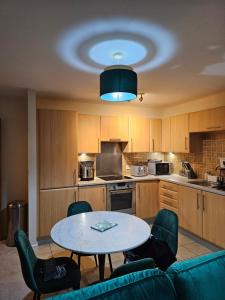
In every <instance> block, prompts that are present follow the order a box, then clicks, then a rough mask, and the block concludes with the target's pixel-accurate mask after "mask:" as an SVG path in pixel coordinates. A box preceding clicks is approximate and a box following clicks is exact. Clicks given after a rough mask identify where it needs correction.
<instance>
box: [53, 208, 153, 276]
mask: <svg viewBox="0 0 225 300" xmlns="http://www.w3.org/2000/svg"><path fill="white" fill-rule="evenodd" d="M102 221H109V222H112V223H117V224H118V225H117V226H115V227H113V228H110V229H108V230H106V231H104V232H100V231H97V230H95V229H92V228H91V226H92V225H95V224H96V223H98V222H102ZM150 233H151V230H150V226H149V225H148V224H147V223H146V222H145V221H143V220H142V219H140V218H138V217H135V216H133V215H129V214H125V213H120V212H111V211H94V212H87V213H81V214H77V215H74V216H71V217H67V218H65V219H62V220H60V221H59V222H58V223H56V224H55V225H54V226H53V228H52V230H51V238H52V240H53V241H54V243H56V244H57V245H59V246H60V247H63V248H65V249H68V250H71V251H74V252H78V253H83V254H88V253H89V254H93V255H94V254H97V255H98V261H99V276H100V280H101V281H102V280H104V267H105V254H109V253H115V252H123V251H127V250H130V249H133V248H135V247H137V246H139V245H141V244H143V243H144V242H145V241H147V239H148V238H149V236H150Z"/></svg>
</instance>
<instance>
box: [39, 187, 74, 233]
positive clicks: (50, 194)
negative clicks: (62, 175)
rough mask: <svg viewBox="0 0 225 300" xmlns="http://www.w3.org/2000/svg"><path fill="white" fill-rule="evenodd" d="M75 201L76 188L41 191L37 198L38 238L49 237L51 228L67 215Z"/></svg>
mask: <svg viewBox="0 0 225 300" xmlns="http://www.w3.org/2000/svg"><path fill="white" fill-rule="evenodd" d="M76 200H77V188H63V189H53V190H41V191H40V197H39V236H40V237H44V236H49V235H50V231H51V228H52V226H53V225H54V224H55V223H57V222H58V221H59V220H61V219H63V218H65V217H66V215H67V209H68V207H69V205H70V204H71V203H73V202H75V201H76Z"/></svg>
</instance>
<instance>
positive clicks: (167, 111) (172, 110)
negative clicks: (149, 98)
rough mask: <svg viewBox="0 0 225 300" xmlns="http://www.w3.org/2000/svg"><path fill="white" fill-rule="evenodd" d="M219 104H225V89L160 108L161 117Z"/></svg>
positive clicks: (218, 105)
mask: <svg viewBox="0 0 225 300" xmlns="http://www.w3.org/2000/svg"><path fill="white" fill-rule="evenodd" d="M220 106H225V91H224V92H221V93H217V94H214V95H211V96H208V97H203V98H198V99H195V100H192V101H189V102H186V103H183V104H179V105H174V106H170V107H166V108H164V109H163V110H162V117H167V116H173V115H179V114H184V113H188V112H193V111H200V110H205V109H210V108H214V107H220Z"/></svg>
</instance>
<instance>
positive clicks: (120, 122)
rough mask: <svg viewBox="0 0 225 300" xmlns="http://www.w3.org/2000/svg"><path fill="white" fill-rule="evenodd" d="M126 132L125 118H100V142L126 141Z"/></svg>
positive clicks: (127, 120)
mask: <svg viewBox="0 0 225 300" xmlns="http://www.w3.org/2000/svg"><path fill="white" fill-rule="evenodd" d="M128 131H129V118H128V117H127V116H101V141H113V140H117V141H128V139H129V132H128Z"/></svg>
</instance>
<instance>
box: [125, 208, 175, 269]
mask: <svg viewBox="0 0 225 300" xmlns="http://www.w3.org/2000/svg"><path fill="white" fill-rule="evenodd" d="M151 234H152V235H153V236H154V237H155V238H157V239H159V240H162V241H164V242H166V243H167V245H168V246H169V248H170V250H171V251H172V253H173V255H174V256H175V257H176V254H177V248H178V217H177V215H176V214H175V213H174V212H173V211H171V210H168V209H161V210H160V211H159V212H158V214H157V216H156V218H155V220H154V222H153V225H152V229H151ZM145 245H146V247H145ZM147 245H148V241H147V242H146V243H145V244H143V245H141V246H140V247H137V248H135V249H132V250H129V251H127V252H124V257H125V259H124V263H126V260H127V258H128V259H129V257H131V256H133V257H135V256H139V257H142V256H143V258H144V257H147V256H148V253H143V251H144V252H147V251H148V249H149V248H148V246H147ZM139 249H141V250H139ZM143 249H144V250H143Z"/></svg>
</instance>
